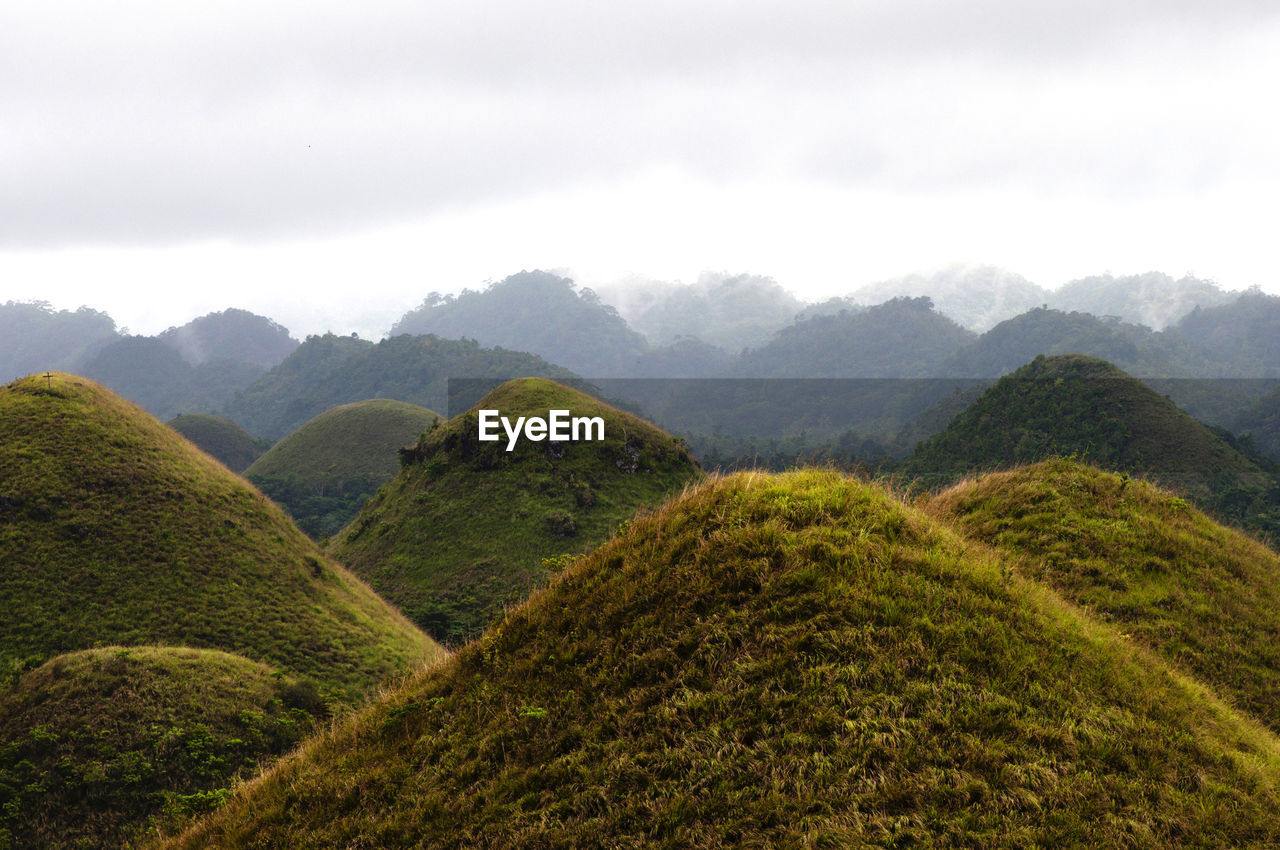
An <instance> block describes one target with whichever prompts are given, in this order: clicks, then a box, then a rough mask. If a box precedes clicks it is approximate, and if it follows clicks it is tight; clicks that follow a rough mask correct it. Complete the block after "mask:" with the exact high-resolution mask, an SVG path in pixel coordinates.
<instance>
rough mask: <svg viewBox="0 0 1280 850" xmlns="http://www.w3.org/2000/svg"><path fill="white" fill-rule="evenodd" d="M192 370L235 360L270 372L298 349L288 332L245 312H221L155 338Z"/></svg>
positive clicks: (172, 329) (284, 328) (273, 323)
mask: <svg viewBox="0 0 1280 850" xmlns="http://www.w3.org/2000/svg"><path fill="white" fill-rule="evenodd" d="M157 339H159V340H160V341H161V342H163V343H165V344H166V345H170V346H172V347H173V348H175V349H177V350H178V352H179V353H180V354H181V355H182V358H183V359H184V360H186V361H187V362H188V363H190V364H192V365H193V366H199V365H200V364H202V363H207V362H208V361H210V360H236V361H241V362H244V363H249V364H251V365H254V366H258V367H260V368H261V369H262V370H264V371H265V370H267V369H270V368H271V367H272V366H274V365H276V364H277V363H279V362H280V361H281V360H283V359H285V358H286V357H288V356H289V354H290V353H291V352H292V351H293V350H294V349H295V348H297V347H298V341H297V340H296V339H294V338H293V337H292V336H290V335H289V329H288V328H286V327H284V326H283V325H280V324H278V323H276V322H273V321H272V320H271V319H268V318H266V317H265V316H258V315H255V314H254V313H250V312H249V311H248V310H237V309H230V310H223V311H222V312H221V313H209V314H208V315H205V316H201V317H200V318H198V319H192V320H191V321H189V322H187V323H186V324H185V325H182V326H181V327H176V328H169V329H168V330H167V331H164V332H163V333H161V334H159V335H158V336H157Z"/></svg>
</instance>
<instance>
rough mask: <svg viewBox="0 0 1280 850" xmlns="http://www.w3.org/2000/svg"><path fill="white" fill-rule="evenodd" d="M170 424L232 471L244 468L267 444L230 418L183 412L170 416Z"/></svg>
mask: <svg viewBox="0 0 1280 850" xmlns="http://www.w3.org/2000/svg"><path fill="white" fill-rule="evenodd" d="M169 427H170V428H172V429H173V430H175V431H177V432H178V433H179V434H181V435H182V436H184V437H186V438H187V439H188V440H190V441H191V442H193V443H195V444H196V445H197V446H198V447H199V448H200V449H201V450H202V451H204V452H205V453H206V454H209V455H212V456H213V457H215V458H217V459H218V460H220V461H222V463H223V465H225V466H226V467H227V469H229V470H231V471H232V472H244V471H245V469H247V468H248V467H249V464H251V463H253V462H254V461H255V460H257V459H258V457H259V456H260V455H261V454H262V453H263V452H264V451H265V450H266V449H267V447H268V446H269V445H270V443H266V442H264V441H262V440H258V439H256V438H255V437H254V436H253V435H252V434H250V433H249V432H248V431H246V430H244V429H243V428H241V427H240V426H239V425H237V424H236V423H235V422H232V421H231V420H230V419H224V418H222V417H221V416H212V415H210V414H208V413H184V414H182V415H181V416H179V417H176V418H175V419H172V420H170V422H169Z"/></svg>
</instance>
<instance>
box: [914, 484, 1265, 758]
mask: <svg viewBox="0 0 1280 850" xmlns="http://www.w3.org/2000/svg"><path fill="white" fill-rule="evenodd" d="M927 510H928V511H929V512H930V513H931V514H934V515H935V516H938V517H940V518H942V519H944V520H946V521H948V522H950V523H952V524H953V525H955V526H957V527H959V528H961V529H963V530H964V531H965V532H966V533H967V534H968V535H969V536H970V537H971V538H974V539H977V540H981V541H984V542H986V543H989V544H991V545H994V546H999V547H1001V548H1005V549H1008V550H1010V551H1011V552H1014V553H1017V555H1018V556H1019V558H1020V561H1019V567H1018V568H1019V570H1020V571H1021V572H1022V573H1023V574H1024V575H1026V576H1028V577H1029V578H1032V579H1034V580H1036V581H1042V582H1044V583H1046V584H1048V585H1049V586H1051V587H1052V588H1053V589H1054V590H1055V591H1057V592H1058V593H1060V594H1061V595H1062V596H1063V597H1064V598H1066V599H1067V600H1069V601H1070V602H1072V603H1073V604H1075V605H1078V606H1080V607H1081V608H1083V609H1085V610H1087V611H1091V612H1093V613H1094V614H1095V615H1096V616H1099V617H1102V618H1103V619H1105V620H1107V621H1108V622H1111V623H1113V624H1115V625H1116V627H1117V628H1119V629H1121V630H1123V631H1124V632H1125V633H1126V634H1128V635H1130V636H1131V637H1132V638H1133V639H1134V640H1136V641H1137V642H1139V643H1141V644H1143V645H1144V646H1146V647H1148V648H1150V649H1151V650H1152V651H1154V652H1155V653H1156V654H1157V655H1159V656H1160V657H1162V658H1164V659H1165V660H1166V661H1167V662H1168V663H1169V664H1170V665H1172V666H1174V667H1177V668H1179V669H1182V670H1184V671H1186V672H1188V673H1191V674H1193V675H1194V676H1196V678H1197V679H1199V680H1200V681H1202V682H1205V683H1206V684H1209V685H1211V686H1213V688H1214V690H1215V691H1216V692H1217V693H1218V694H1220V695H1222V696H1224V697H1227V698H1228V699H1229V700H1230V701H1231V702H1232V703H1234V704H1235V705H1237V706H1239V707H1240V708H1242V709H1244V710H1246V711H1248V712H1249V713H1250V714H1252V715H1253V716H1254V717H1256V718H1258V719H1259V720H1262V721H1263V722H1264V723H1266V724H1267V725H1268V726H1270V727H1271V729H1272V731H1276V732H1280V619H1278V618H1277V617H1276V612H1277V611H1280V556H1278V555H1277V554H1276V553H1275V552H1274V551H1272V550H1270V549H1268V548H1267V547H1265V546H1263V545H1262V544H1260V543H1258V542H1257V541H1255V540H1252V539H1250V538H1248V537H1247V536H1245V535H1243V534H1241V533H1240V532H1238V531H1233V530H1231V529H1227V528H1224V527H1222V526H1221V525H1218V524H1217V523H1215V522H1213V521H1211V520H1210V519H1209V518H1208V517H1206V516H1205V515H1204V514H1202V513H1200V512H1199V511H1197V510H1195V509H1194V508H1191V507H1190V506H1189V505H1188V504H1187V502H1186V501H1185V500H1183V499H1182V498H1180V497H1178V496H1176V495H1175V494H1174V493H1172V492H1169V491H1167V490H1161V489H1159V488H1157V487H1155V486H1153V485H1151V484H1148V483H1146V482H1144V481H1140V480H1138V479H1130V478H1129V477H1128V476H1124V475H1119V474H1116V473H1113V472H1104V471H1102V470H1099V469H1096V468H1092V467H1087V466H1083V465H1081V464H1077V463H1072V462H1068V461H1062V460H1056V461H1049V462H1045V463H1040V464H1036V465H1034V466H1028V467H1022V468H1019V469H1015V470H1011V471H1008V472H1000V473H993V474H991V475H985V476H983V477H981V478H978V479H976V480H969V481H965V482H963V483H961V484H958V485H956V486H955V487H953V488H951V489H949V490H947V491H945V492H943V493H941V494H940V495H938V496H937V497H935V498H934V499H932V500H931V501H930V502H929V503H928V508H927Z"/></svg>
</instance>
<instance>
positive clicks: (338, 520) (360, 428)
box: [245, 398, 440, 539]
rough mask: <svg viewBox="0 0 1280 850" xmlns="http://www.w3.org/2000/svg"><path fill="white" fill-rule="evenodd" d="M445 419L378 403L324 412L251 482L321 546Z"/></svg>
mask: <svg viewBox="0 0 1280 850" xmlns="http://www.w3.org/2000/svg"><path fill="white" fill-rule="evenodd" d="M439 419H440V415H439V414H438V413H436V412H435V411H433V410H428V409H427V408H425V407H419V406H418V405H416V404H406V403H405V402H403V401H392V400H391V399H386V398H378V399H368V400H366V401H358V402H355V403H353V404H344V405H341V406H340V407H335V408H334V409H333V410H329V411H326V412H324V413H321V414H320V415H319V416H317V417H316V418H315V419H312V420H311V421H310V422H307V423H306V424H305V425H303V426H302V427H301V428H299V429H298V430H296V431H294V432H293V433H292V434H290V435H289V436H287V437H285V438H284V439H283V440H281V441H280V442H278V443H276V444H275V445H274V446H272V447H271V449H270V450H269V451H267V452H266V454H264V455H262V457H260V458H258V459H257V460H256V461H254V463H253V465H252V466H250V467H249V468H248V469H247V470H245V477H246V478H248V479H249V480H250V481H252V482H253V483H254V484H255V485H257V486H258V488H259V489H260V490H262V492H264V493H266V494H267V495H268V496H270V497H271V498H272V499H273V500H275V502H276V503H277V504H279V505H280V506H281V507H283V508H284V509H285V511H287V512H288V513H289V515H290V516H291V517H293V520H294V522H296V523H297V524H298V527H299V528H301V529H302V530H303V531H305V532H306V533H307V534H309V535H311V536H312V537H313V538H316V539H319V538H321V537H327V536H329V535H330V534H333V533H334V532H336V531H338V530H339V529H341V528H342V527H343V526H344V525H346V524H347V523H349V522H351V520H352V518H353V517H355V515H356V514H357V513H359V512H360V507H361V505H363V504H364V503H365V500H366V499H368V498H369V497H370V496H372V495H373V494H374V493H375V492H376V491H377V489H378V488H379V487H381V486H382V485H383V484H386V483H387V482H388V481H390V480H391V479H392V478H395V476H396V473H397V472H399V471H400V454H399V450H400V449H401V448H403V447H405V446H407V445H409V444H410V443H413V442H415V441H416V440H417V439H418V436H419V435H420V434H422V433H423V432H424V431H426V430H427V429H429V428H431V427H432V426H433V425H435V423H436V421H437V420H439Z"/></svg>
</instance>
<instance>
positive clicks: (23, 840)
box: [0, 646, 323, 850]
mask: <svg viewBox="0 0 1280 850" xmlns="http://www.w3.org/2000/svg"><path fill="white" fill-rule="evenodd" d="M321 716H323V707H322V705H321V703H320V700H319V698H318V696H317V694H316V693H315V690H314V686H310V687H308V685H307V684H306V683H305V682H302V681H299V680H298V679H296V678H295V677H291V676H282V675H280V674H279V673H278V672H277V671H273V670H272V669H271V668H270V667H267V666H266V665H264V664H259V663H256V662H253V661H249V660H247V659H245V658H241V657H240V656H237V655H229V654H227V653H225V652H218V651H216V650H209V649H181V648H172V647H128V648H126V647H118V646H117V647H105V648H102V649H90V650H84V651H81V652H73V653H70V654H67V655H59V656H57V657H55V658H53V659H51V660H49V661H47V662H45V663H44V664H43V665H41V666H40V667H38V668H37V669H35V670H32V671H31V672H29V673H27V674H26V675H25V676H23V677H22V678H21V679H20V680H19V681H18V682H16V683H15V685H14V687H12V688H7V687H6V688H0V846H4V847H9V846H15V847H41V848H47V849H48V850H52V848H60V847H67V848H71V847H121V846H124V844H125V842H126V841H127V840H128V839H129V838H130V837H131V836H140V835H142V834H143V831H144V830H145V829H146V827H147V824H148V822H149V821H150V822H154V823H155V824H156V825H159V824H164V825H166V826H168V825H171V824H174V823H180V822H182V820H183V819H184V818H185V817H187V816H189V815H191V814H198V813H203V812H206V811H209V810H211V809H213V808H216V807H217V805H218V804H219V803H220V802H221V801H222V800H224V799H226V797H227V796H228V794H229V787H230V785H231V784H232V782H233V781H234V780H235V779H237V778H247V777H248V776H250V775H251V774H252V773H253V772H254V771H255V769H256V768H257V767H258V765H259V762H260V761H263V760H265V761H268V762H269V761H270V760H271V759H274V758H275V757H278V756H280V755H282V754H283V753H285V752H286V751H288V750H290V749H292V748H293V747H295V746H296V745H297V744H298V743H299V742H300V741H302V739H303V738H304V737H305V736H306V735H308V734H309V733H311V732H312V731H314V730H315V728H316V720H317V719H318V718H319V717H321Z"/></svg>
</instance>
